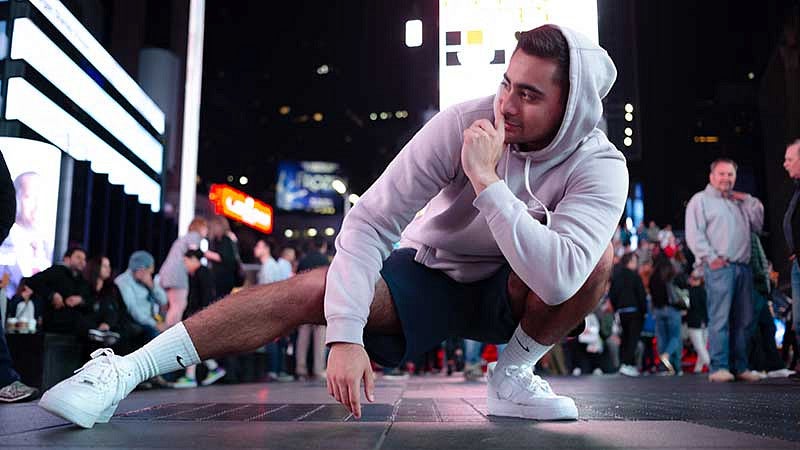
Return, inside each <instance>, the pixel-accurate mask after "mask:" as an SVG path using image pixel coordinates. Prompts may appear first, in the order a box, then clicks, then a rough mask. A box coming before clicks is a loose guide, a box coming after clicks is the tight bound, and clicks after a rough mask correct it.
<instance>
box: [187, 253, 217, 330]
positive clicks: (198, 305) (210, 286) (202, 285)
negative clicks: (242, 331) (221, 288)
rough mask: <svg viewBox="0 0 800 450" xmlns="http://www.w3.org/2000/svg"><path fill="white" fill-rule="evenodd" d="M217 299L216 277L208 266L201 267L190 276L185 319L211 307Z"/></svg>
mask: <svg viewBox="0 0 800 450" xmlns="http://www.w3.org/2000/svg"><path fill="white" fill-rule="evenodd" d="M214 299H216V292H214V276H213V275H211V271H210V270H208V267H206V266H200V268H199V269H197V271H195V273H194V274H192V275H189V297H188V300H187V302H186V303H187V304H186V311H185V312H184V313H183V318H184V319H186V318H187V317H189V316H191V315H192V314H195V313H197V312H199V311H200V310H202V309H203V308H205V307H206V306H208V305H210V304H211V303H213V302H214Z"/></svg>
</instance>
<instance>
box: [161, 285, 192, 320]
mask: <svg viewBox="0 0 800 450" xmlns="http://www.w3.org/2000/svg"><path fill="white" fill-rule="evenodd" d="M188 293H189V291H188V290H186V289H177V288H171V289H167V301H168V303H167V304H168V305H169V308H168V309H167V317H166V318H165V320H166V323H167V326H170V327H171V326H173V325H175V324H176V323H178V322H180V321H181V317H183V312H184V311H186V296H187V295H188Z"/></svg>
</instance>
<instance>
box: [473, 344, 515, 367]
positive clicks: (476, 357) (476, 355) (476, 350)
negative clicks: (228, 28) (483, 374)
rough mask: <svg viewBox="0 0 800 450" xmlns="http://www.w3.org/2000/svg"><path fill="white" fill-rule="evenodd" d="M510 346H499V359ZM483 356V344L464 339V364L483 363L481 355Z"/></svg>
mask: <svg viewBox="0 0 800 450" xmlns="http://www.w3.org/2000/svg"><path fill="white" fill-rule="evenodd" d="M507 345H508V344H497V345H496V347H497V357H498V358H499V357H500V354H501V353H503V350H505V348H506V346H507ZM482 354H483V343H482V342H478V341H473V340H471V339H464V363H465V364H477V363H479V362H481V355H482Z"/></svg>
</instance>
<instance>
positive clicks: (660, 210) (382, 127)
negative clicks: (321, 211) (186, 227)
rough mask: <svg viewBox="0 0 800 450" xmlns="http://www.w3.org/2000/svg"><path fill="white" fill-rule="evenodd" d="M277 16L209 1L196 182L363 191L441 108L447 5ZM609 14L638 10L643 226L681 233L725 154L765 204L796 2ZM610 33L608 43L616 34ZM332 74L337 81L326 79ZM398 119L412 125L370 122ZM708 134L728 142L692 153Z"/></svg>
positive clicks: (382, 2) (370, 4)
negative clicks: (766, 126) (768, 125)
mask: <svg viewBox="0 0 800 450" xmlns="http://www.w3.org/2000/svg"><path fill="white" fill-rule="evenodd" d="M274 3H277V2H255V1H252V2H228V1H223V0H208V2H207V5H206V8H207V15H206V34H205V42H206V43H205V56H204V79H203V104H202V112H201V135H200V145H201V148H200V162H199V175H200V176H201V178H202V180H203V182H204V183H205V184H208V183H211V182H224V181H225V178H226V177H227V176H228V175H233V176H234V177H235V178H236V179H238V177H239V176H240V175H246V176H247V177H248V178H249V179H250V180H251V182H250V184H249V185H247V186H245V187H243V189H244V190H245V191H247V192H248V193H250V194H252V195H255V196H258V197H260V198H262V199H264V200H266V201H268V202H269V201H271V200H272V198H271V197H272V195H274V193H273V189H274V183H275V179H276V163H277V162H278V161H279V160H281V159H316V160H328V161H336V162H341V163H342V164H343V165H344V167H345V169H346V170H347V171H348V172H349V174H350V177H351V186H352V188H353V190H354V191H355V192H363V190H365V189H366V188H367V187H368V186H369V184H370V183H371V182H372V181H374V179H375V178H376V177H377V176H378V175H379V174H380V173H381V171H382V170H383V168H384V167H385V166H386V164H387V163H388V162H389V161H390V160H391V158H392V157H393V156H394V155H395V154H396V152H397V151H398V150H399V149H400V148H401V146H402V144H403V143H405V142H406V141H407V139H408V138H410V136H411V135H413V133H414V132H415V131H416V130H417V129H419V127H420V126H421V124H422V121H423V116H424V114H425V111H426V110H429V109H431V108H435V104H436V102H437V98H438V94H437V49H436V47H437V45H438V42H437V37H436V35H435V34H436V28H435V18H436V14H437V11H436V10H437V4H438V1H434V0H426V1H422V0H418V1H417V2H416V5H415V2H397V1H389V0H348V1H344V0H342V1H329V2H320V1H307V0H299V1H293V2H280V3H281V5H282V6H280V8H278V9H276V6H275V5H274ZM612 3H614V4H617V5H623V7H631V5H635V13H634V17H635V18H636V32H637V35H638V37H639V42H638V49H639V52H638V69H639V91H640V97H639V105H638V110H637V113H638V114H640V116H639V117H640V118H641V133H642V136H641V139H642V157H641V159H640V160H638V161H637V160H634V161H630V163H629V167H630V171H631V177H632V180H633V181H641V182H643V184H644V187H645V195H646V198H645V208H646V214H647V216H648V217H652V218H654V219H656V220H658V221H659V222H660V223H667V222H670V223H674V224H676V225H677V226H678V227H681V226H682V216H683V205H684V203H685V201H687V200H688V197H689V196H690V195H691V194H692V193H694V192H696V191H698V190H700V189H702V188H703V186H704V185H705V183H706V182H707V174H708V163H709V162H710V161H711V160H712V159H714V158H715V157H717V156H721V155H726V156H731V157H734V158H735V159H737V160H739V161H740V162H741V163H742V164H743V166H744V167H743V171H742V176H741V178H742V179H743V182H744V183H745V185H746V187H747V188H748V189H749V190H750V191H752V192H753V193H754V194H757V195H761V196H762V197H768V195H767V193H766V192H765V185H764V183H763V179H764V177H765V168H764V166H765V164H767V163H769V164H772V162H771V161H766V162H765V159H764V158H763V156H762V155H763V148H762V145H763V143H762V139H761V126H760V123H759V117H758V111H757V99H758V92H759V89H760V83H761V82H762V74H763V72H764V71H765V69H766V66H767V65H768V62H769V60H770V58H771V57H772V55H773V54H774V53H775V47H776V43H777V42H778V39H779V35H780V32H781V28H782V26H783V22H784V18H785V16H786V14H787V11H790V10H791V8H792V7H793V6H794V7H796V5H797V4H798V1H797V0H783V1H768V2H752V1H748V2H746V1H734V2H730V1H721V0H710V1H704V2H695V1H684V0H679V1H669V2H655V1H653V2H651V1H647V2H643V1H637V2H633V1H621V0H619V1H611V0H607V1H603V0H601V1H600V2H599V4H600V5H601V7H602V5H604V4H612ZM600 14H601V16H602V15H603V14H616V11H614V10H606V11H601V12H600ZM410 18H422V19H423V21H424V23H425V42H424V44H423V46H422V47H421V48H407V47H405V45H404V34H403V33H404V23H405V20H407V19H410ZM600 30H601V42H602V41H603V34H602V33H604V32H614V30H604V29H603V26H602V24H601V27H600ZM613 56H614V55H613V54H612V57H613ZM617 63H618V65H619V64H632V63H631V62H625V61H622V62H620V61H618V62H617ZM322 64H327V65H328V66H329V67H330V72H329V73H328V74H327V75H318V74H317V71H316V69H317V68H318V67H319V66H321V65H322ZM750 73H752V74H753V76H752V78H750V77H748V74H750ZM483 94H484V93H482V92H476V94H475V96H476V97H477V96H480V95H483ZM282 105H288V106H290V107H291V112H290V113H289V114H288V115H285V116H283V115H281V114H280V113H279V108H280V107H281V106H282ZM401 109H403V110H408V111H409V117H408V119H404V120H396V119H392V120H388V121H377V122H372V121H370V120H369V118H368V115H369V113H370V112H380V111H395V110H401ZM315 112H321V113H322V114H323V116H324V119H323V120H322V121H321V122H314V121H313V119H311V118H310V117H311V115H312V114H313V113H315ZM303 115H308V116H309V119H308V121H307V122H302V116H303ZM698 134H703V135H719V136H720V137H721V142H720V143H719V144H715V145H698V144H695V143H694V142H693V141H692V139H693V136H695V135H698ZM766 201H767V202H769V199H766ZM775 203H776V204H777V203H780V202H775ZM777 207H782V206H780V205H779V206H777Z"/></svg>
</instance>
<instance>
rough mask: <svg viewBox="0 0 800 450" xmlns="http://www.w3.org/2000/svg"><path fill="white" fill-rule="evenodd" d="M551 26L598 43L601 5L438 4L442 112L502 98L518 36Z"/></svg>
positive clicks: (591, 0)
mask: <svg viewBox="0 0 800 450" xmlns="http://www.w3.org/2000/svg"><path fill="white" fill-rule="evenodd" d="M546 23H553V24H557V25H564V26H567V27H570V28H572V29H574V30H576V31H578V32H580V33H582V34H584V35H586V36H588V37H589V38H590V39H592V40H593V41H594V42H598V31H597V0H439V109H440V110H443V109H445V108H447V107H448V106H451V105H453V104H456V103H460V102H463V101H466V100H470V99H473V98H478V97H481V96H485V95H491V94H494V93H495V92H497V87H498V85H499V84H500V81H501V79H502V77H503V72H504V71H505V68H506V65H507V64H508V60H509V59H510V58H511V54H512V53H513V52H514V48H515V47H516V45H517V40H516V38H515V36H514V34H515V33H516V32H518V31H525V30H529V29H531V28H535V27H537V26H539V25H544V24H546Z"/></svg>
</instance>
